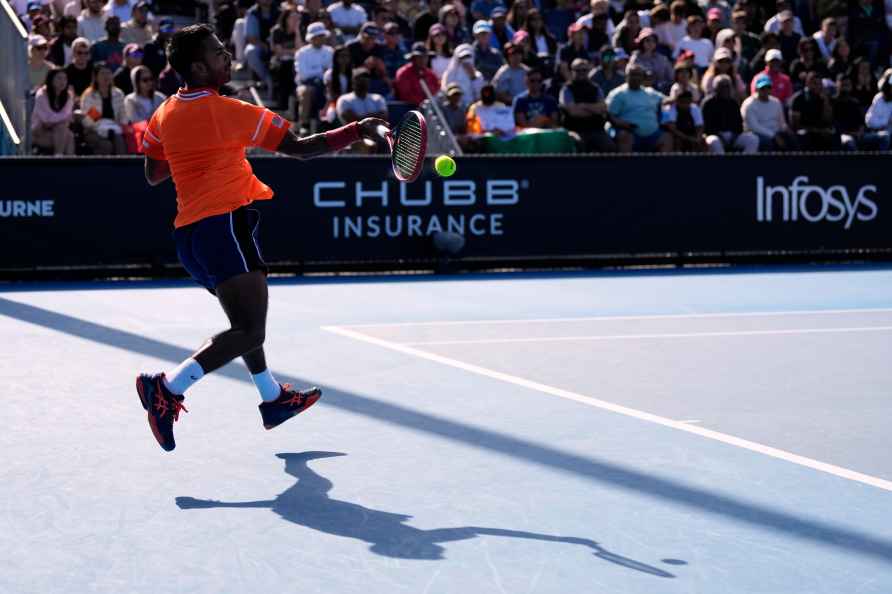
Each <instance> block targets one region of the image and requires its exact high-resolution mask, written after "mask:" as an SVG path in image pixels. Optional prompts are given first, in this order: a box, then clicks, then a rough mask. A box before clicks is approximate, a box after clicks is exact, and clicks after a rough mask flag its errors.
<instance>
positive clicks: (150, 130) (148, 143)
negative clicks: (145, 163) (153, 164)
mask: <svg viewBox="0 0 892 594" xmlns="http://www.w3.org/2000/svg"><path fill="white" fill-rule="evenodd" d="M162 107H163V106H162ZM160 114H161V108H158V109H156V110H155V113H153V114H152V117H151V119H149V124H148V126H146V133H145V135H143V137H142V148H143V153H145V155H146V156H147V157H149V158H150V159H155V160H156V161H167V155H165V154H164V144H162V142H161V126H160V125H159V120H160Z"/></svg>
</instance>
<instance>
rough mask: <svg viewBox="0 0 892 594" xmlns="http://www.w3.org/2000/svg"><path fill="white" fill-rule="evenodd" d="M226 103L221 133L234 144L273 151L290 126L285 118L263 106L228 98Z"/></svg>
mask: <svg viewBox="0 0 892 594" xmlns="http://www.w3.org/2000/svg"><path fill="white" fill-rule="evenodd" d="M226 105H227V107H226V111H227V113H226V114H225V117H224V118H222V121H223V122H226V128H225V130H224V131H223V133H224V135H225V136H226V140H227V141H228V142H232V143H234V144H241V145H243V146H246V147H248V146H258V147H260V148H263V149H266V150H268V151H275V150H276V148H278V146H279V143H281V142H282V139H283V138H284V137H285V134H286V133H287V132H288V129H289V127H290V126H291V124H290V123H289V122H288V121H287V120H286V119H285V118H283V117H282V116H280V115H278V114H276V113H275V112H272V111H270V110H268V109H266V108H265V107H259V106H257V105H252V104H250V103H246V102H244V101H238V100H229V101H227V102H226Z"/></svg>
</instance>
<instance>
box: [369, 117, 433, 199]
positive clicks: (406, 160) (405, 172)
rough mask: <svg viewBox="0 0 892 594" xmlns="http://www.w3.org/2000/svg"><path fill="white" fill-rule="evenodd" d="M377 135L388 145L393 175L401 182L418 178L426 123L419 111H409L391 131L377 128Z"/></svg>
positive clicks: (425, 135)
mask: <svg viewBox="0 0 892 594" xmlns="http://www.w3.org/2000/svg"><path fill="white" fill-rule="evenodd" d="M378 133H379V134H380V135H381V136H383V137H384V138H385V139H386V140H387V144H389V145H390V160H391V163H392V164H393V173H394V175H396V178H397V179H398V180H400V181H402V182H413V181H415V180H416V179H417V178H418V175H419V174H420V173H421V169H422V167H423V165H424V155H425V154H426V153H427V122H425V121H424V116H423V115H421V112H419V111H414V110H413V111H410V112H409V113H407V114H406V115H405V116H404V117H403V119H402V121H401V122H400V123H399V124H398V125H397V126H396V128H395V129H393V130H388V129H387V128H386V127H385V126H378Z"/></svg>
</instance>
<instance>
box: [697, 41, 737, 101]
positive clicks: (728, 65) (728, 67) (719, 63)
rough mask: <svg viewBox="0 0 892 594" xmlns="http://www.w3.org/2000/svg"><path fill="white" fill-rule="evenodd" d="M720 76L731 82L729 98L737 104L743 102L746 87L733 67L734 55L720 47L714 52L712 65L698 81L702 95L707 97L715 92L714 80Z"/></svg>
mask: <svg viewBox="0 0 892 594" xmlns="http://www.w3.org/2000/svg"><path fill="white" fill-rule="evenodd" d="M721 75H725V76H727V77H728V80H730V81H731V84H732V90H731V97H732V98H733V99H735V100H736V101H738V102H741V101H743V99H744V97H746V85H745V84H744V82H743V78H742V77H741V76H740V74H739V73H738V72H737V67H736V66H735V65H734V54H733V53H732V52H731V50H729V49H728V48H726V47H720V48H718V49H717V50H715V54H714V55H713V58H712V63H711V64H710V65H709V68H707V69H706V73H705V74H703V78H702V80H701V81H700V89H701V90H702V91H703V94H704V95H709V94H711V93H713V92H714V91H715V79H716V77H718V76H721Z"/></svg>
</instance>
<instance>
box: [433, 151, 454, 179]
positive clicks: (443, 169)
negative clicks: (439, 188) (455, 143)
mask: <svg viewBox="0 0 892 594" xmlns="http://www.w3.org/2000/svg"><path fill="white" fill-rule="evenodd" d="M434 169H435V170H436V171H437V173H438V174H439V175H441V176H442V177H449V176H450V175H452V174H453V173H455V161H454V160H453V159H452V157H450V156H449V155H440V156H439V157H437V160H436V161H434Z"/></svg>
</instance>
